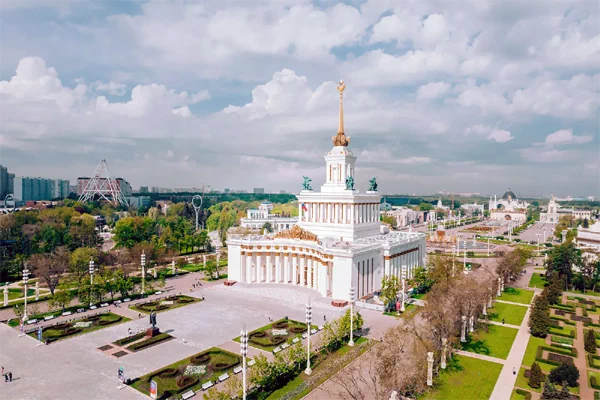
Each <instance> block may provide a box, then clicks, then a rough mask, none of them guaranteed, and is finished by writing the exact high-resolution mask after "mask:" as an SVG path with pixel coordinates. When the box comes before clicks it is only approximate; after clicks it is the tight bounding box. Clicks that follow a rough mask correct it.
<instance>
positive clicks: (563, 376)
mask: <svg viewBox="0 0 600 400" xmlns="http://www.w3.org/2000/svg"><path fill="white" fill-rule="evenodd" d="M571 361H572V360H571ZM548 379H550V382H552V383H563V382H567V385H569V386H571V387H576V386H577V385H578V383H577V380H578V379H579V370H578V369H577V367H576V366H575V365H573V364H567V363H562V364H561V365H560V366H559V367H557V368H554V369H553V370H552V371H550V375H549V376H548Z"/></svg>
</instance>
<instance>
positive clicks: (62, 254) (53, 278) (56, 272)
mask: <svg viewBox="0 0 600 400" xmlns="http://www.w3.org/2000/svg"><path fill="white" fill-rule="evenodd" d="M27 263H28V264H29V265H30V266H31V268H32V270H33V273H34V274H35V275H36V276H38V277H39V278H40V279H42V280H43V281H44V282H45V283H46V285H47V286H48V289H50V294H51V295H52V296H54V289H56V287H57V286H58V284H59V282H60V278H61V276H62V275H63V274H64V273H65V272H66V271H67V266H68V264H69V251H68V250H67V248H66V247H57V248H56V250H54V252H52V253H51V254H34V255H33V256H31V257H30V258H29V260H28V261H27Z"/></svg>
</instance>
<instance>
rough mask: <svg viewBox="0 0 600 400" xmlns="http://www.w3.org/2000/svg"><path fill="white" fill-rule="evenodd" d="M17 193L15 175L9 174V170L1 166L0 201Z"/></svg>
mask: <svg viewBox="0 0 600 400" xmlns="http://www.w3.org/2000/svg"><path fill="white" fill-rule="evenodd" d="M14 191H15V174H11V173H10V172H8V168H6V167H3V166H2V165H0V201H4V198H5V197H6V196H7V195H9V194H13V193H14Z"/></svg>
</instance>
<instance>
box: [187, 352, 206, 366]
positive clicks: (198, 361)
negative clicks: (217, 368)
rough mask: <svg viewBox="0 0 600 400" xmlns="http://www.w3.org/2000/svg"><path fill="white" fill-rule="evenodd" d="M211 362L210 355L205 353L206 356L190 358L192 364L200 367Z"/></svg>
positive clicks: (199, 355) (200, 355)
mask: <svg viewBox="0 0 600 400" xmlns="http://www.w3.org/2000/svg"><path fill="white" fill-rule="evenodd" d="M209 361H210V354H209V353H204V354H198V355H196V356H192V357H191V358H190V362H191V363H192V364H194V365H200V364H205V363H207V362H209Z"/></svg>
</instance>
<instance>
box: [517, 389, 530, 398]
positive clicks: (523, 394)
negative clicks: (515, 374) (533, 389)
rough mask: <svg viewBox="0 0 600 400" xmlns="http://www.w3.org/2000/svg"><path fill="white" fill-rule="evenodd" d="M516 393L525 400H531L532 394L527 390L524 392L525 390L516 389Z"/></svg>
mask: <svg viewBox="0 0 600 400" xmlns="http://www.w3.org/2000/svg"><path fill="white" fill-rule="evenodd" d="M515 391H516V392H517V393H518V394H520V395H521V396H524V397H525V400H531V393H530V392H528V391H527V390H523V389H519V388H517V389H515Z"/></svg>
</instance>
